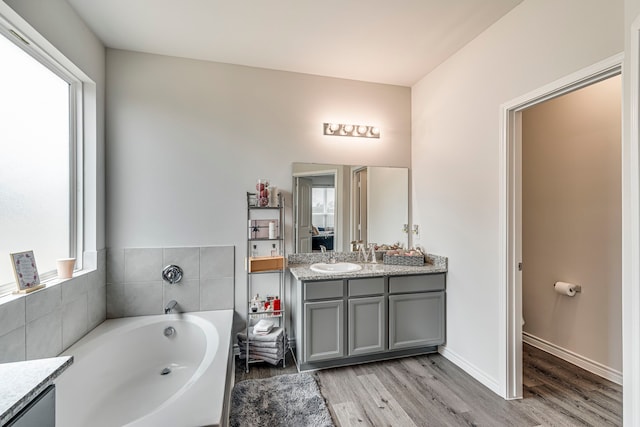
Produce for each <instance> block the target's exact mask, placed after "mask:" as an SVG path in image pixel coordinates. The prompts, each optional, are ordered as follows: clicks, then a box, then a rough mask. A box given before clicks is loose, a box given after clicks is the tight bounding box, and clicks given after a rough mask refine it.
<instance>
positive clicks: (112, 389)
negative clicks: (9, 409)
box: [55, 310, 233, 427]
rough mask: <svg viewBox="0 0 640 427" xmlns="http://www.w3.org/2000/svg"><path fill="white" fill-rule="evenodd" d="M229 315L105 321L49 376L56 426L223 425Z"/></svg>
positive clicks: (229, 359)
mask: <svg viewBox="0 0 640 427" xmlns="http://www.w3.org/2000/svg"><path fill="white" fill-rule="evenodd" d="M232 319H233V310H219V311H202V312H195V313H184V314H167V315H157V316H141V317H129V318H122V319H110V320H107V321H105V322H104V323H102V324H101V325H100V326H98V327H97V328H95V329H94V330H93V331H91V332H90V333H89V334H87V335H86V336H85V337H84V338H82V339H81V340H80V341H78V342H77V343H76V344H74V345H73V346H72V347H70V348H69V349H68V350H67V351H65V353H64V354H65V355H72V356H73V357H74V362H73V364H72V365H71V366H70V367H69V368H68V369H67V370H66V371H65V372H64V374H63V375H61V376H60V377H59V378H58V379H57V380H56V381H55V383H56V423H57V425H58V426H61V427H76V426H77V427H86V426H92V427H101V426H104V427H107V426H109V427H112V426H130V427H162V426H171V427H199V426H218V425H221V426H224V425H226V424H227V419H228V396H229V392H230V389H231V386H233V384H231V383H232V380H231V376H232V372H233V371H232V365H233V357H232V356H231V325H232ZM167 327H173V328H174V329H175V333H174V334H173V335H172V336H169V337H166V336H165V335H164V331H165V328H167ZM165 368H169V369H170V370H171V373H169V374H165V375H161V372H162V371H163V369H165Z"/></svg>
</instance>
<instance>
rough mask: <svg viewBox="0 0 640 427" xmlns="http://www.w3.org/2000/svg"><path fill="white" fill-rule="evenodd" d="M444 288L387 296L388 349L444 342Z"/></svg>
mask: <svg viewBox="0 0 640 427" xmlns="http://www.w3.org/2000/svg"><path fill="white" fill-rule="evenodd" d="M444 322H445V318H444V292H442V291H440V292H426V293H419V294H404V295H390V296H389V349H390V350H395V349H402V348H409V347H421V346H434V345H440V344H444Z"/></svg>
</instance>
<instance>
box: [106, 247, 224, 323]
mask: <svg viewBox="0 0 640 427" xmlns="http://www.w3.org/2000/svg"><path fill="white" fill-rule="evenodd" d="M234 253H235V251H234V247H233V246H208V247H188V248H124V249H115V248H109V249H108V250H107V317H108V318H116V317H128V316H143V315H148V314H162V313H163V312H164V306H165V305H166V304H167V302H169V301H171V300H176V301H177V302H178V307H177V308H178V311H182V312H186V311H200V310H219V309H233V308H234V273H235V267H234V263H235V260H234V256H235V255H234ZM169 264H175V265H178V266H180V267H182V270H183V271H184V274H183V277H182V281H181V282H180V283H178V284H174V285H170V284H168V283H166V282H163V280H162V269H163V268H164V267H165V266H166V265H169Z"/></svg>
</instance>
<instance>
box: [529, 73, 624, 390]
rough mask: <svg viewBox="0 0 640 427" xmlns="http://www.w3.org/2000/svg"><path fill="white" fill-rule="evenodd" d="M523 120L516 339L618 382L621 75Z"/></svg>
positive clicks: (534, 109)
mask: <svg viewBox="0 0 640 427" xmlns="http://www.w3.org/2000/svg"><path fill="white" fill-rule="evenodd" d="M521 124H522V136H521V147H522V162H521V167H520V174H521V177H522V186H521V189H520V191H521V196H522V215H521V224H522V235H521V242H522V262H523V265H524V268H523V270H522V310H523V318H524V319H525V320H526V323H523V331H522V335H523V338H522V339H523V342H525V343H527V344H530V345H532V346H534V347H537V348H539V349H541V350H543V351H545V352H547V353H550V354H552V355H554V356H556V357H558V358H560V359H563V360H565V361H567V362H570V363H572V364H574V365H577V366H578V367H580V368H582V369H585V370H587V371H590V372H592V373H595V374H596V375H599V376H601V377H604V378H606V379H608V380H611V381H613V382H615V383H617V384H621V383H622V316H621V312H622V261H621V260H622V253H621V252H622V198H621V197H622V193H621V188H622V182H621V177H622V170H621V148H622V144H621V142H622V79H621V75H619V74H618V75H616V76H612V77H609V78H607V79H605V80H601V81H598V82H595V83H592V84H589V85H588V86H584V87H580V88H579V89H576V90H574V91H572V92H570V93H565V94H563V95H561V96H557V97H554V98H552V99H549V100H546V101H544V102H541V103H538V104H536V105H533V106H530V107H527V108H526V109H523V110H522V112H521ZM556 282H563V283H570V284H572V285H570V286H574V285H576V286H580V288H577V287H573V288H571V287H566V286H565V287H564V288H563V287H562V284H561V285H559V286H558V288H557V289H555V288H554V287H553V285H554V283H556ZM565 288H566V289H565ZM563 289H565V292H564V293H561V291H562V290H563ZM575 289H578V292H576V291H575Z"/></svg>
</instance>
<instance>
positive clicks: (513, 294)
mask: <svg viewBox="0 0 640 427" xmlns="http://www.w3.org/2000/svg"><path fill="white" fill-rule="evenodd" d="M621 63H622V56H621V55H619V56H616V57H613V58H610V59H608V60H605V61H602V62H601V63H598V64H595V65H594V66H592V67H589V68H587V69H584V70H581V71H580V72H577V73H574V74H572V75H570V76H568V77H566V78H564V79H561V80H559V81H556V82H554V83H552V84H550V85H548V86H545V87H543V88H541V89H539V90H536V91H534V92H532V93H530V94H527V95H524V96H522V97H520V98H518V99H516V100H513V101H511V102H509V103H507V104H505V105H503V106H502V109H501V110H502V115H501V119H502V124H501V127H502V129H503V130H504V133H503V134H502V138H501V150H502V151H501V156H500V158H501V169H500V171H501V172H500V192H501V195H500V196H501V197H500V200H501V202H502V203H503V208H502V209H501V213H502V215H501V217H500V230H501V233H502V237H501V248H500V249H501V254H502V256H501V290H502V293H501V301H502V303H503V304H502V307H503V310H504V311H503V312H502V313H501V317H500V322H501V326H502V327H501V329H500V331H501V334H503V336H502V338H504V339H502V340H501V342H503V343H504V344H505V348H504V350H505V351H504V352H503V353H501V354H500V358H501V366H504V367H505V368H506V369H505V370H504V371H503V372H502V375H504V376H503V378H502V381H501V384H503V386H504V390H503V392H504V397H505V398H507V399H517V398H522V393H523V390H522V342H523V334H522V331H523V327H522V321H523V309H522V295H523V294H522V279H523V274H522V269H523V268H526V262H525V263H524V265H523V261H525V260H523V256H522V249H523V247H522V231H523V230H522V154H523V147H522V137H523V134H522V131H523V129H522V116H523V112H524V111H525V110H526V109H527V108H530V107H533V106H535V105H538V104H541V103H543V102H545V101H548V100H551V99H554V98H558V97H560V96H562V95H565V94H568V93H571V92H574V91H577V90H578V89H581V88H585V87H587V86H590V85H592V84H594V83H597V82H601V81H604V80H606V79H608V78H610V77H613V76H616V75H619V74H620V73H621ZM556 280H559V279H556ZM550 286H553V284H550ZM551 291H553V289H551ZM525 321H526V319H525Z"/></svg>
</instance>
